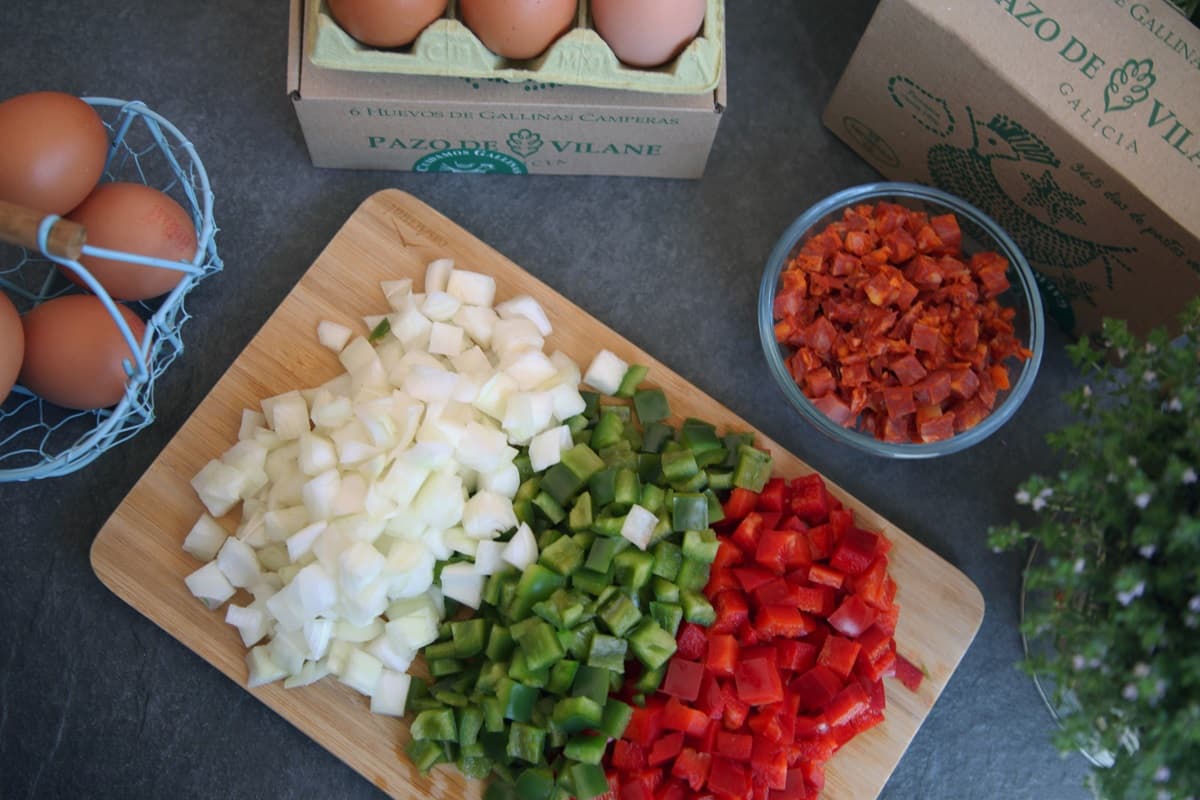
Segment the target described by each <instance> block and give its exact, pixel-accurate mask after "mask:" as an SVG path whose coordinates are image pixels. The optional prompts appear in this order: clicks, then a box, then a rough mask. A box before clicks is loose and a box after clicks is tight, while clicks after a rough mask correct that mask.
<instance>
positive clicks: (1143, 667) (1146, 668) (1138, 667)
mask: <svg viewBox="0 0 1200 800" xmlns="http://www.w3.org/2000/svg"><path fill="white" fill-rule="evenodd" d="M1149 675H1150V665H1149V664H1147V663H1145V662H1144V661H1139V662H1138V663H1137V664H1135V665H1134V667H1133V677H1135V678H1145V677H1148V676H1149Z"/></svg>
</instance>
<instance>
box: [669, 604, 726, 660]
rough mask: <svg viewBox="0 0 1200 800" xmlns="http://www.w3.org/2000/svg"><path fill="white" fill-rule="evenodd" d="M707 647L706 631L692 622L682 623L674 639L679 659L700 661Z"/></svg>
mask: <svg viewBox="0 0 1200 800" xmlns="http://www.w3.org/2000/svg"><path fill="white" fill-rule="evenodd" d="M726 594H728V593H726ZM707 647H708V631H706V630H705V629H704V628H702V627H700V626H699V625H697V624H695V623H693V622H685V623H683V625H682V626H681V627H680V628H679V635H678V636H677V637H675V654H676V655H678V656H679V657H680V658H686V659H690V660H692V661H701V660H703V659H704V652H705V650H706V649H707Z"/></svg>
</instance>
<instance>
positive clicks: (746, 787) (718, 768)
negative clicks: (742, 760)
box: [708, 756, 750, 797]
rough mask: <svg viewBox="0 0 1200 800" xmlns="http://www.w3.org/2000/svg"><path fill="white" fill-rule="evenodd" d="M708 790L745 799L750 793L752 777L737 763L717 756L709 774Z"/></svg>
mask: <svg viewBox="0 0 1200 800" xmlns="http://www.w3.org/2000/svg"><path fill="white" fill-rule="evenodd" d="M708 788H709V789H711V790H713V791H714V792H718V793H720V794H724V795H727V796H729V797H745V796H746V795H747V794H749V793H750V775H749V774H748V773H747V772H746V768H745V767H743V766H742V765H741V764H738V763H737V762H736V761H730V760H729V759H728V758H721V757H720V756H717V757H716V758H714V759H713V760H712V769H710V770H709V773H708Z"/></svg>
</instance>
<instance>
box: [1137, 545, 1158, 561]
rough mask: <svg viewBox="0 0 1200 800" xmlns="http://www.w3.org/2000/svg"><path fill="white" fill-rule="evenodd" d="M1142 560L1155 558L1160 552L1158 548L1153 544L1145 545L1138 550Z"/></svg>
mask: <svg viewBox="0 0 1200 800" xmlns="http://www.w3.org/2000/svg"><path fill="white" fill-rule="evenodd" d="M1138 552H1139V553H1141V556H1142V558H1154V554H1155V553H1157V552H1158V548H1157V547H1155V546H1154V545H1152V544H1144V545H1142V546H1141V547H1139V548H1138Z"/></svg>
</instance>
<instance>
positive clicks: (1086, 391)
mask: <svg viewBox="0 0 1200 800" xmlns="http://www.w3.org/2000/svg"><path fill="white" fill-rule="evenodd" d="M1083 396H1084V397H1091V396H1092V387H1091V386H1090V385H1088V384H1084V386H1083Z"/></svg>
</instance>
